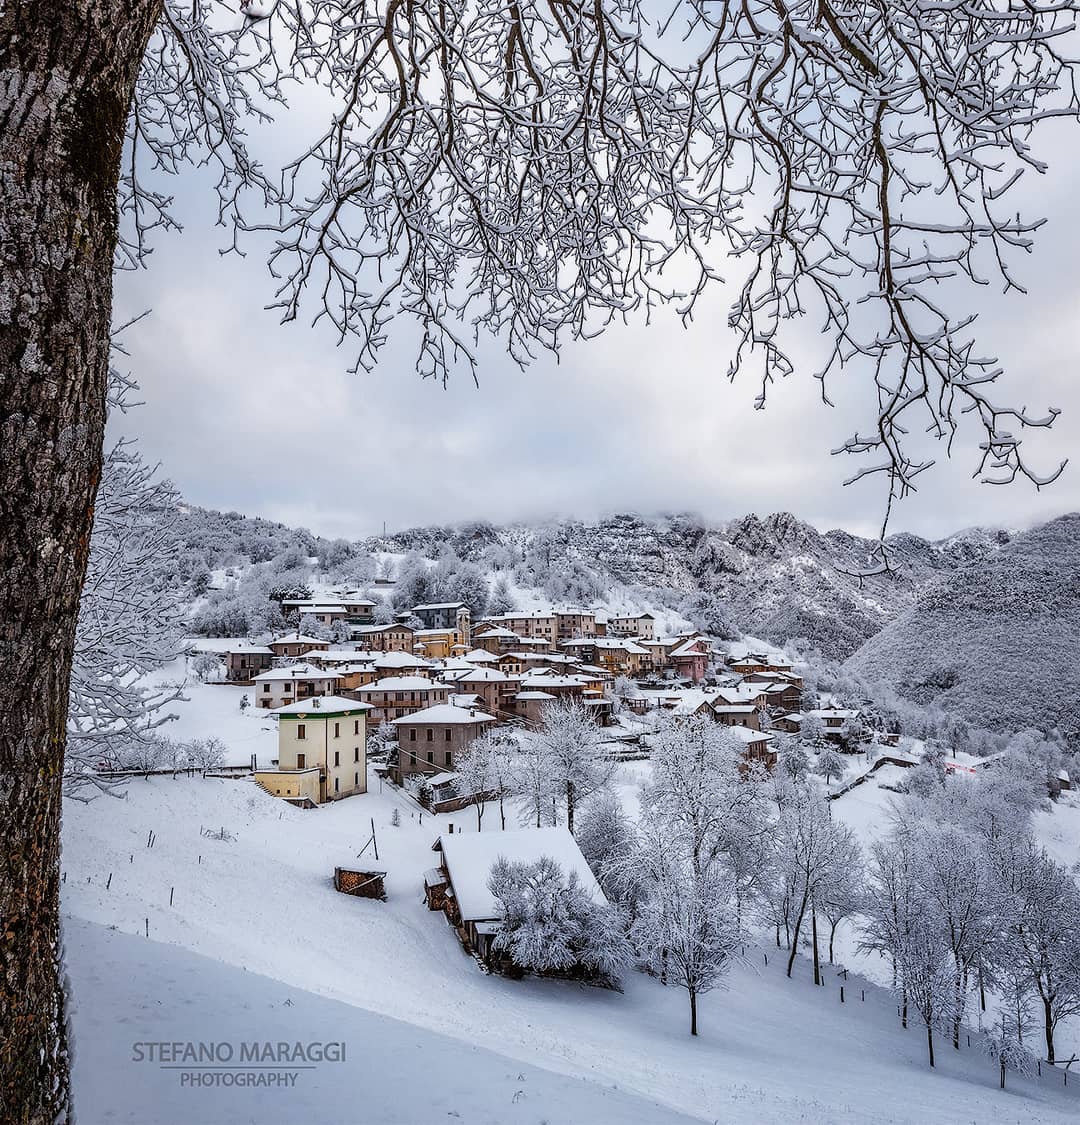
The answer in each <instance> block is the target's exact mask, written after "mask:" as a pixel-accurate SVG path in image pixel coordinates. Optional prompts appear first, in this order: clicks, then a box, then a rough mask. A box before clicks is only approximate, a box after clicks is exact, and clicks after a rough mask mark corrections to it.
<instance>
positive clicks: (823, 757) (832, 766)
mask: <svg viewBox="0 0 1080 1125" xmlns="http://www.w3.org/2000/svg"><path fill="white" fill-rule="evenodd" d="M846 771H847V760H846V759H845V757H844V755H843V754H841V753H840V751H839V750H837V749H835V748H834V747H832V746H825V747H823V748H822V750H821V752H820V753H819V754H818V757H817V762H816V763H815V764H814V773H816V774H817V775H818V776H819V777H823V778H824V779H825V784H826V785H830V784H832V780H833V778H836V779H837V780H840V779H841V778H843V776H844V774H845V772H846Z"/></svg>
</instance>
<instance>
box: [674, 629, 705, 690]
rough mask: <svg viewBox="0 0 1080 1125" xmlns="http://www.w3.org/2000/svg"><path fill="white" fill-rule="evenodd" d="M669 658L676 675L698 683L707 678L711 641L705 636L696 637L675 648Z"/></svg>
mask: <svg viewBox="0 0 1080 1125" xmlns="http://www.w3.org/2000/svg"><path fill="white" fill-rule="evenodd" d="M669 659H670V661H671V663H672V665H673V666H674V668H675V675H676V676H680V677H685V678H687V679H690V680H693V681H694V682H695V683H697V682H698V681H700V680H703V679H705V673H706V672H707V671H708V669H709V642H708V641H707V640H706V639H705V638H704V637H695V638H693V639H692V640H689V641H686V642H685V643H684V644H681V645H679V647H678V648H676V649H674V650H673V651H672V653H671V656H670V657H669Z"/></svg>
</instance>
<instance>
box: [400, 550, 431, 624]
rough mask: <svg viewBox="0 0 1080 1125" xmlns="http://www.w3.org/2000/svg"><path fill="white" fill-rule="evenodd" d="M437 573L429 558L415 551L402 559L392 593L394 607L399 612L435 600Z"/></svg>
mask: <svg viewBox="0 0 1080 1125" xmlns="http://www.w3.org/2000/svg"><path fill="white" fill-rule="evenodd" d="M435 597H436V586H435V575H434V573H433V570H432V567H431V566H429V565H428V562H427V560H426V559H425V558H424V557H423V556H422V555H419V554H417V553H416V552H415V551H414V552H412V553H411V554H408V555H406V556H405V558H403V559H402V560H401V565H400V566H399V567H398V574H397V581H396V582H395V584H394V592H393V594H392V595H391V600H392V602H393V606H394V609H395V610H397V611H398V612H399V613H400V612H404V611H405V610H407V609H412V607H413V606H414V605H425V604H427V603H429V602H433V601H435Z"/></svg>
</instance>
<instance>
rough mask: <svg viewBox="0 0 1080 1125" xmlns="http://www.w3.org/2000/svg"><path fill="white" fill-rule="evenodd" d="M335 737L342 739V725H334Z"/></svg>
mask: <svg viewBox="0 0 1080 1125" xmlns="http://www.w3.org/2000/svg"><path fill="white" fill-rule="evenodd" d="M334 737H335V738H340V737H341V723H334Z"/></svg>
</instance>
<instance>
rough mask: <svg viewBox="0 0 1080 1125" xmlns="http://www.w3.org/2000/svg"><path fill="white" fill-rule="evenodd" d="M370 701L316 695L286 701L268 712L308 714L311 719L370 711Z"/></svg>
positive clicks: (276, 714) (272, 715) (275, 713)
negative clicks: (282, 705) (363, 701)
mask: <svg viewBox="0 0 1080 1125" xmlns="http://www.w3.org/2000/svg"><path fill="white" fill-rule="evenodd" d="M370 710H371V704H370V703H360V702H359V701H358V700H355V699H345V698H344V697H343V696H340V695H316V696H314V697H313V698H311V699H298V700H296V702H295V703H286V704H285V706H284V707H278V708H276V709H275V710H273V711H271V712H270V715H271V717H272V718H275V719H276V718H278V717H279V716H281V715H310V716H311V717H312V718H313V719H325V718H329V717H331V716H333V715H352V714H354V713H358V712H361V711H370Z"/></svg>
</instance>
